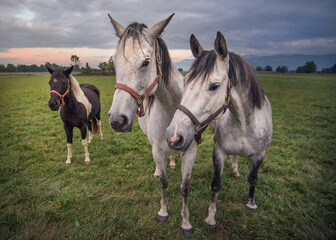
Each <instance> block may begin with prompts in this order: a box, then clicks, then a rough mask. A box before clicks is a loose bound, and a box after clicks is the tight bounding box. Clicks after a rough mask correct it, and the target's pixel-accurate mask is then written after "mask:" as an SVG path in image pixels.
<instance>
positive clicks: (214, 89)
mask: <svg viewBox="0 0 336 240" xmlns="http://www.w3.org/2000/svg"><path fill="white" fill-rule="evenodd" d="M219 86H220V84H219V83H218V82H216V83H211V84H210V86H209V91H216V90H217V88H219Z"/></svg>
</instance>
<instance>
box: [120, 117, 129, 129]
mask: <svg viewBox="0 0 336 240" xmlns="http://www.w3.org/2000/svg"><path fill="white" fill-rule="evenodd" d="M125 125H128V117H127V116H125V115H121V122H120V126H121V127H122V128H123V127H125Z"/></svg>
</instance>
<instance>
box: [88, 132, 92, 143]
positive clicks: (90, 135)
mask: <svg viewBox="0 0 336 240" xmlns="http://www.w3.org/2000/svg"><path fill="white" fill-rule="evenodd" d="M91 140H92V132H91V131H90V130H89V141H88V143H90V142H91Z"/></svg>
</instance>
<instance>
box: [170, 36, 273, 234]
mask: <svg viewBox="0 0 336 240" xmlns="http://www.w3.org/2000/svg"><path fill="white" fill-rule="evenodd" d="M214 45H215V50H211V51H206V50H204V49H203V47H202V46H201V45H200V44H199V42H198V40H197V39H196V37H195V36H194V35H191V37H190V46H191V50H192V53H193V55H194V56H195V58H196V60H195V62H194V63H193V65H192V67H191V70H190V72H189V73H188V74H187V76H186V78H185V91H184V94H183V97H182V100H181V104H180V105H179V106H178V110H177V111H176V113H175V115H174V118H173V120H172V122H171V124H170V126H169V127H168V128H167V141H168V144H169V146H170V147H171V148H173V149H177V150H182V151H185V150H187V149H188V147H189V145H190V144H191V143H192V142H193V140H194V137H198V136H199V135H200V133H201V132H202V130H203V129H204V128H205V127H206V126H207V125H208V124H210V125H211V129H212V130H213V132H214V141H215V146H214V149H213V164H214V177H213V181H212V184H211V190H212V199H211V204H210V207H209V213H208V217H207V218H206V220H205V221H206V222H207V223H208V224H209V226H210V228H214V227H215V225H216V221H215V214H216V200H217V196H218V192H219V191H220V189H221V187H222V173H223V168H224V162H225V160H226V159H227V158H228V156H229V155H240V156H242V157H244V158H247V159H249V161H250V173H249V175H248V178H247V179H248V182H249V184H250V188H249V192H248V197H249V201H248V203H247V204H246V206H247V207H248V208H250V209H252V210H256V209H257V205H256V204H255V200H254V190H255V186H256V183H257V176H258V169H259V167H260V166H261V164H262V163H263V161H264V158H265V151H266V148H267V147H268V146H269V145H270V143H271V138H272V109H271V104H270V102H269V100H268V99H267V97H266V95H265V93H264V90H263V89H262V87H261V85H260V83H259V82H258V80H257V75H256V72H255V70H254V69H253V68H252V66H251V65H250V64H248V63H247V62H246V61H245V60H244V59H243V58H241V57H240V56H239V55H237V54H235V53H233V52H229V51H228V49H227V45H226V41H225V38H224V36H223V35H222V34H221V33H220V32H218V33H217V37H216V40H215V44H214ZM227 109H228V110H227ZM223 112H224V114H223Z"/></svg>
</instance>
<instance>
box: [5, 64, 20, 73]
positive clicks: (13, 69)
mask: <svg viewBox="0 0 336 240" xmlns="http://www.w3.org/2000/svg"><path fill="white" fill-rule="evenodd" d="M16 71H17V70H16V67H15V66H14V65H13V64H11V63H8V64H7V67H6V72H16Z"/></svg>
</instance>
